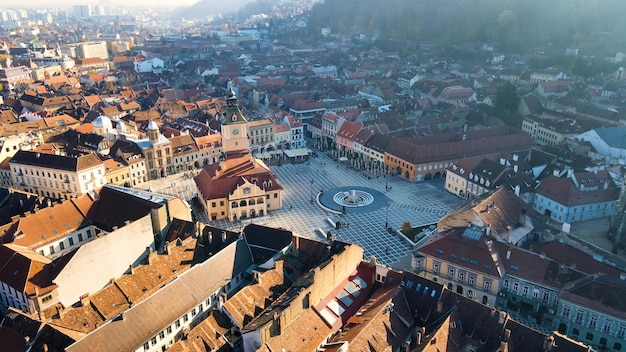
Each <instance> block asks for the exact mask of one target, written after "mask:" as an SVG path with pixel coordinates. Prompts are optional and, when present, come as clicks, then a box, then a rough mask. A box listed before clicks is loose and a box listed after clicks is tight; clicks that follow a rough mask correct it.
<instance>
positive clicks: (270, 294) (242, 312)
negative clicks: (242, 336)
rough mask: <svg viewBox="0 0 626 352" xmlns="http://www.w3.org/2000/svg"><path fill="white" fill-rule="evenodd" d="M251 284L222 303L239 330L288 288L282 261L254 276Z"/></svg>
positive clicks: (288, 283)
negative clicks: (254, 280)
mask: <svg viewBox="0 0 626 352" xmlns="http://www.w3.org/2000/svg"><path fill="white" fill-rule="evenodd" d="M255 279H256V280H257V281H256V282H253V283H251V284H249V285H247V286H245V287H244V288H242V289H241V290H240V291H239V292H237V293H235V294H234V295H233V296H232V297H231V298H229V299H228V300H227V301H226V302H224V309H225V310H226V311H227V312H228V314H229V315H230V316H231V318H232V319H233V320H234V323H235V325H237V326H239V327H240V328H241V327H243V326H245V325H246V324H248V323H249V322H250V321H252V319H254V318H255V317H256V316H257V315H259V314H260V313H261V312H262V311H263V310H265V309H266V308H267V307H269V305H270V304H272V302H274V301H275V300H276V299H278V297H280V296H281V295H282V294H283V293H284V292H285V291H287V289H288V288H289V285H290V282H289V281H288V279H287V280H286V278H285V273H284V269H283V261H282V260H278V261H276V262H275V267H274V268H273V269H270V270H267V271H266V272H264V273H259V274H257V275H255Z"/></svg>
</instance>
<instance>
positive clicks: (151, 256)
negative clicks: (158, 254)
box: [146, 246, 154, 264]
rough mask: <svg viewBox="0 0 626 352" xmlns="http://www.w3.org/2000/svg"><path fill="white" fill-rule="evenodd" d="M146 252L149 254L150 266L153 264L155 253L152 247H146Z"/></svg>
mask: <svg viewBox="0 0 626 352" xmlns="http://www.w3.org/2000/svg"><path fill="white" fill-rule="evenodd" d="M146 252H147V254H148V264H152V259H153V257H154V252H153V251H152V247H150V246H148V247H146Z"/></svg>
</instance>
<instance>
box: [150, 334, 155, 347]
mask: <svg viewBox="0 0 626 352" xmlns="http://www.w3.org/2000/svg"><path fill="white" fill-rule="evenodd" d="M150 343H152V345H153V346H154V345H156V336H155V337H153V338H152V339H150Z"/></svg>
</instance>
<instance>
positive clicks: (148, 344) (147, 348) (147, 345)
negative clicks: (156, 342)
mask: <svg viewBox="0 0 626 352" xmlns="http://www.w3.org/2000/svg"><path fill="white" fill-rule="evenodd" d="M149 349H150V342H146V343H144V344H143V350H144V351H147V350H149Z"/></svg>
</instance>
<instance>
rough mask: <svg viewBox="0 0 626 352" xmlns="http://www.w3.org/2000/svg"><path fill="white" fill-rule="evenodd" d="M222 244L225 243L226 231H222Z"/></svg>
mask: <svg viewBox="0 0 626 352" xmlns="http://www.w3.org/2000/svg"><path fill="white" fill-rule="evenodd" d="M222 242H223V243H226V231H222Z"/></svg>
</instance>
